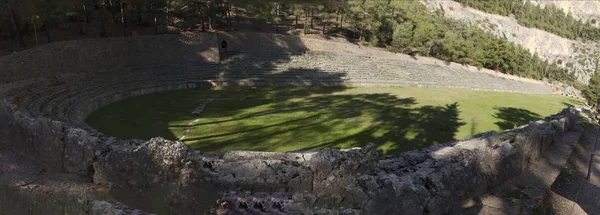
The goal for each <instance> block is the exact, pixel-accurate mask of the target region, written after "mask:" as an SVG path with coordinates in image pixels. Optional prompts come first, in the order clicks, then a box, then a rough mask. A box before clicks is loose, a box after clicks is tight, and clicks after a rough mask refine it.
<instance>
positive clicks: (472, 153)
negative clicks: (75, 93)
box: [0, 101, 578, 214]
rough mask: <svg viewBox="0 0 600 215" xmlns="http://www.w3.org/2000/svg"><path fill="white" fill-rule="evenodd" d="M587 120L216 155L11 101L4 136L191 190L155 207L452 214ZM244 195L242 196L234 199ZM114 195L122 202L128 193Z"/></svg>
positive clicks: (130, 179)
mask: <svg viewBox="0 0 600 215" xmlns="http://www.w3.org/2000/svg"><path fill="white" fill-rule="evenodd" d="M577 119H578V117H577V111H576V110H574V109H565V110H564V111H562V112H561V113H559V114H557V115H554V116H550V117H548V118H546V119H545V120H540V121H537V122H533V123H531V124H529V125H526V126H523V127H520V128H517V129H513V130H508V131H505V132H501V133H498V134H488V135H483V136H481V137H475V138H472V139H469V140H465V141H458V142H454V143H446V144H440V145H436V146H433V147H430V148H426V149H421V150H416V151H411V152H405V153H402V154H399V155H394V156H388V157H384V158H380V157H379V156H378V153H377V152H376V151H374V149H373V148H372V147H365V148H363V149H349V150H336V149H324V150H319V151H315V152H288V153H269V152H243V151H233V152H228V153H225V154H224V155H213V154H202V153H201V152H198V151H194V150H191V149H189V148H188V147H187V146H186V145H184V144H183V143H181V142H178V141H168V140H164V139H162V138H154V139H151V140H149V141H139V140H119V139H116V138H112V137H107V136H104V135H102V134H99V133H97V132H95V131H93V130H92V131H87V130H84V129H80V128H76V127H71V126H69V125H67V124H64V123H61V122H58V121H53V120H48V119H45V118H32V117H30V116H28V114H26V113H23V112H21V111H19V110H18V108H16V107H14V106H13V105H11V104H9V103H7V102H6V101H2V102H0V120H1V121H2V122H3V123H2V124H0V131H1V132H2V133H0V135H2V136H3V137H7V138H3V139H2V140H1V141H0V144H1V145H2V146H3V148H9V149H11V150H12V151H15V152H16V153H18V154H21V155H25V156H29V157H31V159H34V160H36V161H37V162H40V163H44V164H46V165H48V166H50V167H51V168H56V169H59V170H61V171H64V172H67V173H70V174H74V175H78V176H80V177H89V178H90V180H91V182H93V183H94V184H96V185H100V186H103V187H109V188H111V189H116V190H132V191H131V193H128V194H127V195H126V196H127V197H128V198H131V197H132V196H136V197H137V196H143V195H142V194H138V193H136V192H135V191H139V190H142V192H148V191H147V190H152V189H160V188H161V187H164V186H167V187H174V188H180V189H181V188H183V189H181V191H173V190H171V192H175V193H173V194H169V196H177V197H178V198H176V199H170V198H168V199H165V201H158V202H157V201H155V202H154V204H159V205H161V204H162V205H163V207H162V208H160V209H159V211H156V210H157V209H153V210H154V211H152V212H161V211H162V212H165V211H177V212H178V213H179V214H195V213H200V212H202V211H205V210H209V209H210V208H214V207H216V205H213V204H212V202H215V201H216V200H217V199H220V198H222V195H223V194H224V193H225V194H226V195H225V197H224V198H225V199H224V200H222V201H225V202H226V203H227V204H225V205H226V206H224V207H225V208H220V210H226V211H237V212H240V211H244V212H245V213H251V212H252V210H263V209H264V210H266V209H269V210H275V209H276V210H281V211H283V212H286V213H287V212H289V213H294V210H300V211H303V212H305V213H309V214H310V213H314V212H315V211H313V210H316V209H318V208H321V209H323V210H327V211H331V210H340V209H343V208H350V209H352V210H356V211H354V212H356V213H359V212H360V213H373V214H389V213H392V212H394V211H403V212H406V213H407V214H424V213H428V214H446V213H449V212H452V211H453V210H454V209H456V207H457V205H460V204H461V203H462V201H465V200H466V199H468V198H470V197H473V196H478V195H481V194H483V193H485V192H486V191H487V190H488V188H491V187H494V186H496V185H498V184H500V183H502V182H503V181H505V180H507V179H510V178H511V177H514V176H517V175H519V174H520V173H522V172H523V171H525V170H527V168H528V167H529V165H530V164H531V163H532V162H533V161H534V160H536V159H538V158H539V157H540V156H541V155H542V154H543V153H544V149H545V148H547V147H548V146H549V145H551V144H555V143H557V139H558V138H560V136H561V135H562V134H563V133H564V132H566V131H569V130H571V129H572V128H573V127H574V126H575V123H576V122H577ZM473 185H477V186H473ZM0 187H1V186H0ZM133 190H135V191H133ZM230 192H234V193H230ZM245 192H250V193H256V194H252V195H258V196H259V197H260V196H261V195H262V196H263V197H264V194H260V193H279V194H273V195H274V196H275V197H272V196H271V197H272V198H271V197H270V198H269V199H270V201H274V203H277V202H279V203H277V204H280V205H279V206H277V207H275V208H274V206H273V205H269V206H264V208H262V209H261V208H258V209H257V208H256V207H263V206H256V204H250V206H249V207H241V206H240V205H244V204H248V203H240V202H252V201H257V200H256V199H257V198H255V197H253V196H252V195H250V196H249V197H244V196H243V195H246V194H243V193H245ZM160 193H161V195H165V194H164V192H160ZM227 193H229V194H227ZM235 193H240V194H239V195H242V197H240V196H235V198H233V197H231V194H235ZM114 197H116V198H117V199H119V195H114ZM200 197H201V199H197V198H200ZM140 199H143V198H140ZM258 199H260V198H258ZM207 202H210V203H207ZM132 204H133V205H136V204H139V205H137V206H139V207H142V208H141V209H147V208H144V207H149V206H148V205H144V204H140V203H139V202H138V203H135V202H134V203H132ZM261 204H264V202H263V203H261ZM274 205H276V204H274ZM149 209H151V208H149Z"/></svg>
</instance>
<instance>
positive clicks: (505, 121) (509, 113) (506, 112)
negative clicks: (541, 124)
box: [494, 107, 542, 130]
mask: <svg viewBox="0 0 600 215" xmlns="http://www.w3.org/2000/svg"><path fill="white" fill-rule="evenodd" d="M494 109H496V110H498V112H496V113H495V114H494V117H495V118H496V119H499V120H501V121H498V122H496V123H495V124H496V125H498V127H499V128H500V129H502V130H507V129H513V128H515V127H517V126H521V125H525V124H527V123H529V122H530V121H533V120H537V119H541V118H542V116H540V115H539V114H537V113H534V112H532V111H530V110H527V109H523V108H514V107H496V108H494Z"/></svg>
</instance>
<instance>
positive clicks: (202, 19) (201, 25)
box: [196, 5, 206, 32]
mask: <svg viewBox="0 0 600 215" xmlns="http://www.w3.org/2000/svg"><path fill="white" fill-rule="evenodd" d="M196 12H198V17H199V18H200V29H201V30H202V32H205V31H206V27H205V23H204V15H203V14H202V9H200V6H198V5H196Z"/></svg>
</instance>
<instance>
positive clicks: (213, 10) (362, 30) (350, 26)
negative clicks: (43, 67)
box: [0, 0, 574, 83]
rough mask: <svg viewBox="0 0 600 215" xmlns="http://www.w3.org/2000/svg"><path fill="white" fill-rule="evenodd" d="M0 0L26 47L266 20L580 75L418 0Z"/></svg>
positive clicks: (472, 61) (13, 33)
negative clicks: (74, 30)
mask: <svg viewBox="0 0 600 215" xmlns="http://www.w3.org/2000/svg"><path fill="white" fill-rule="evenodd" d="M92 2H93V4H91V3H92ZM0 4H1V5H0V6H1V9H0V17H1V18H0V29H2V30H1V31H0V32H2V33H1V34H4V38H5V39H9V38H15V41H18V43H19V44H21V45H25V44H24V41H23V37H24V36H25V35H31V34H34V36H35V37H36V38H37V35H38V34H39V31H40V29H43V32H45V35H46V37H47V40H48V41H50V40H52V38H51V35H52V33H51V31H53V30H54V29H57V28H59V27H60V26H65V25H70V24H74V25H76V26H79V28H80V34H84V33H85V32H83V31H84V30H83V28H82V27H81V26H82V25H83V23H91V24H95V25H97V26H98V29H99V31H100V33H99V36H107V33H106V29H107V27H106V26H107V25H108V24H120V25H122V26H123V32H124V33H123V34H124V35H129V34H128V32H127V29H128V28H127V26H130V25H141V26H153V27H154V28H155V29H156V33H160V32H161V30H159V29H162V28H165V27H166V26H176V27H177V28H179V29H183V30H186V31H210V30H216V29H220V30H231V29H234V27H233V26H235V25H236V24H237V26H245V25H246V26H247V25H252V24H255V23H264V24H268V25H271V26H273V27H276V29H277V31H279V29H280V27H281V26H288V27H289V28H291V29H303V30H301V31H302V32H304V33H311V32H315V31H317V32H322V33H324V34H327V35H333V34H337V35H340V36H345V37H347V38H349V39H351V40H356V41H359V42H366V43H370V44H372V45H374V46H380V47H386V48H387V49H389V50H391V51H395V52H401V53H407V54H411V55H414V54H420V55H424V56H432V57H436V58H440V59H443V60H446V61H452V62H458V63H462V64H469V65H473V66H477V67H480V68H482V67H485V68H489V69H494V70H499V71H501V72H503V73H507V74H513V75H518V76H522V77H529V78H534V79H549V80H559V81H563V82H567V83H569V82H572V81H574V77H573V76H572V75H570V74H569V73H568V71H567V70H566V69H562V68H560V67H559V66H558V65H556V64H549V63H548V62H545V61H543V60H541V59H540V58H538V57H537V56H535V55H533V56H532V55H531V54H530V53H529V52H528V51H527V50H526V49H524V48H523V47H521V46H518V45H515V44H513V43H510V42H508V41H507V40H506V39H505V38H498V37H496V36H494V35H492V34H490V33H486V32H485V31H483V30H481V29H479V28H477V27H474V26H471V25H467V24H464V23H461V22H459V21H454V20H451V19H448V18H445V17H444V16H443V15H442V14H441V13H440V12H430V11H428V10H427V9H426V7H425V6H423V5H422V4H420V3H419V2H418V1H417V0H407V1H389V0H328V1H318V0H304V1H297V0H279V1H274V0H96V1H89V0H0ZM32 32H33V33H32ZM2 36H3V35H0V37H2ZM0 39H1V38H0Z"/></svg>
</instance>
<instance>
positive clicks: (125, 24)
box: [120, 0, 127, 36]
mask: <svg viewBox="0 0 600 215" xmlns="http://www.w3.org/2000/svg"><path fill="white" fill-rule="evenodd" d="M120 6H121V23H123V36H127V23H125V14H124V12H123V0H121V4H120Z"/></svg>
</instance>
